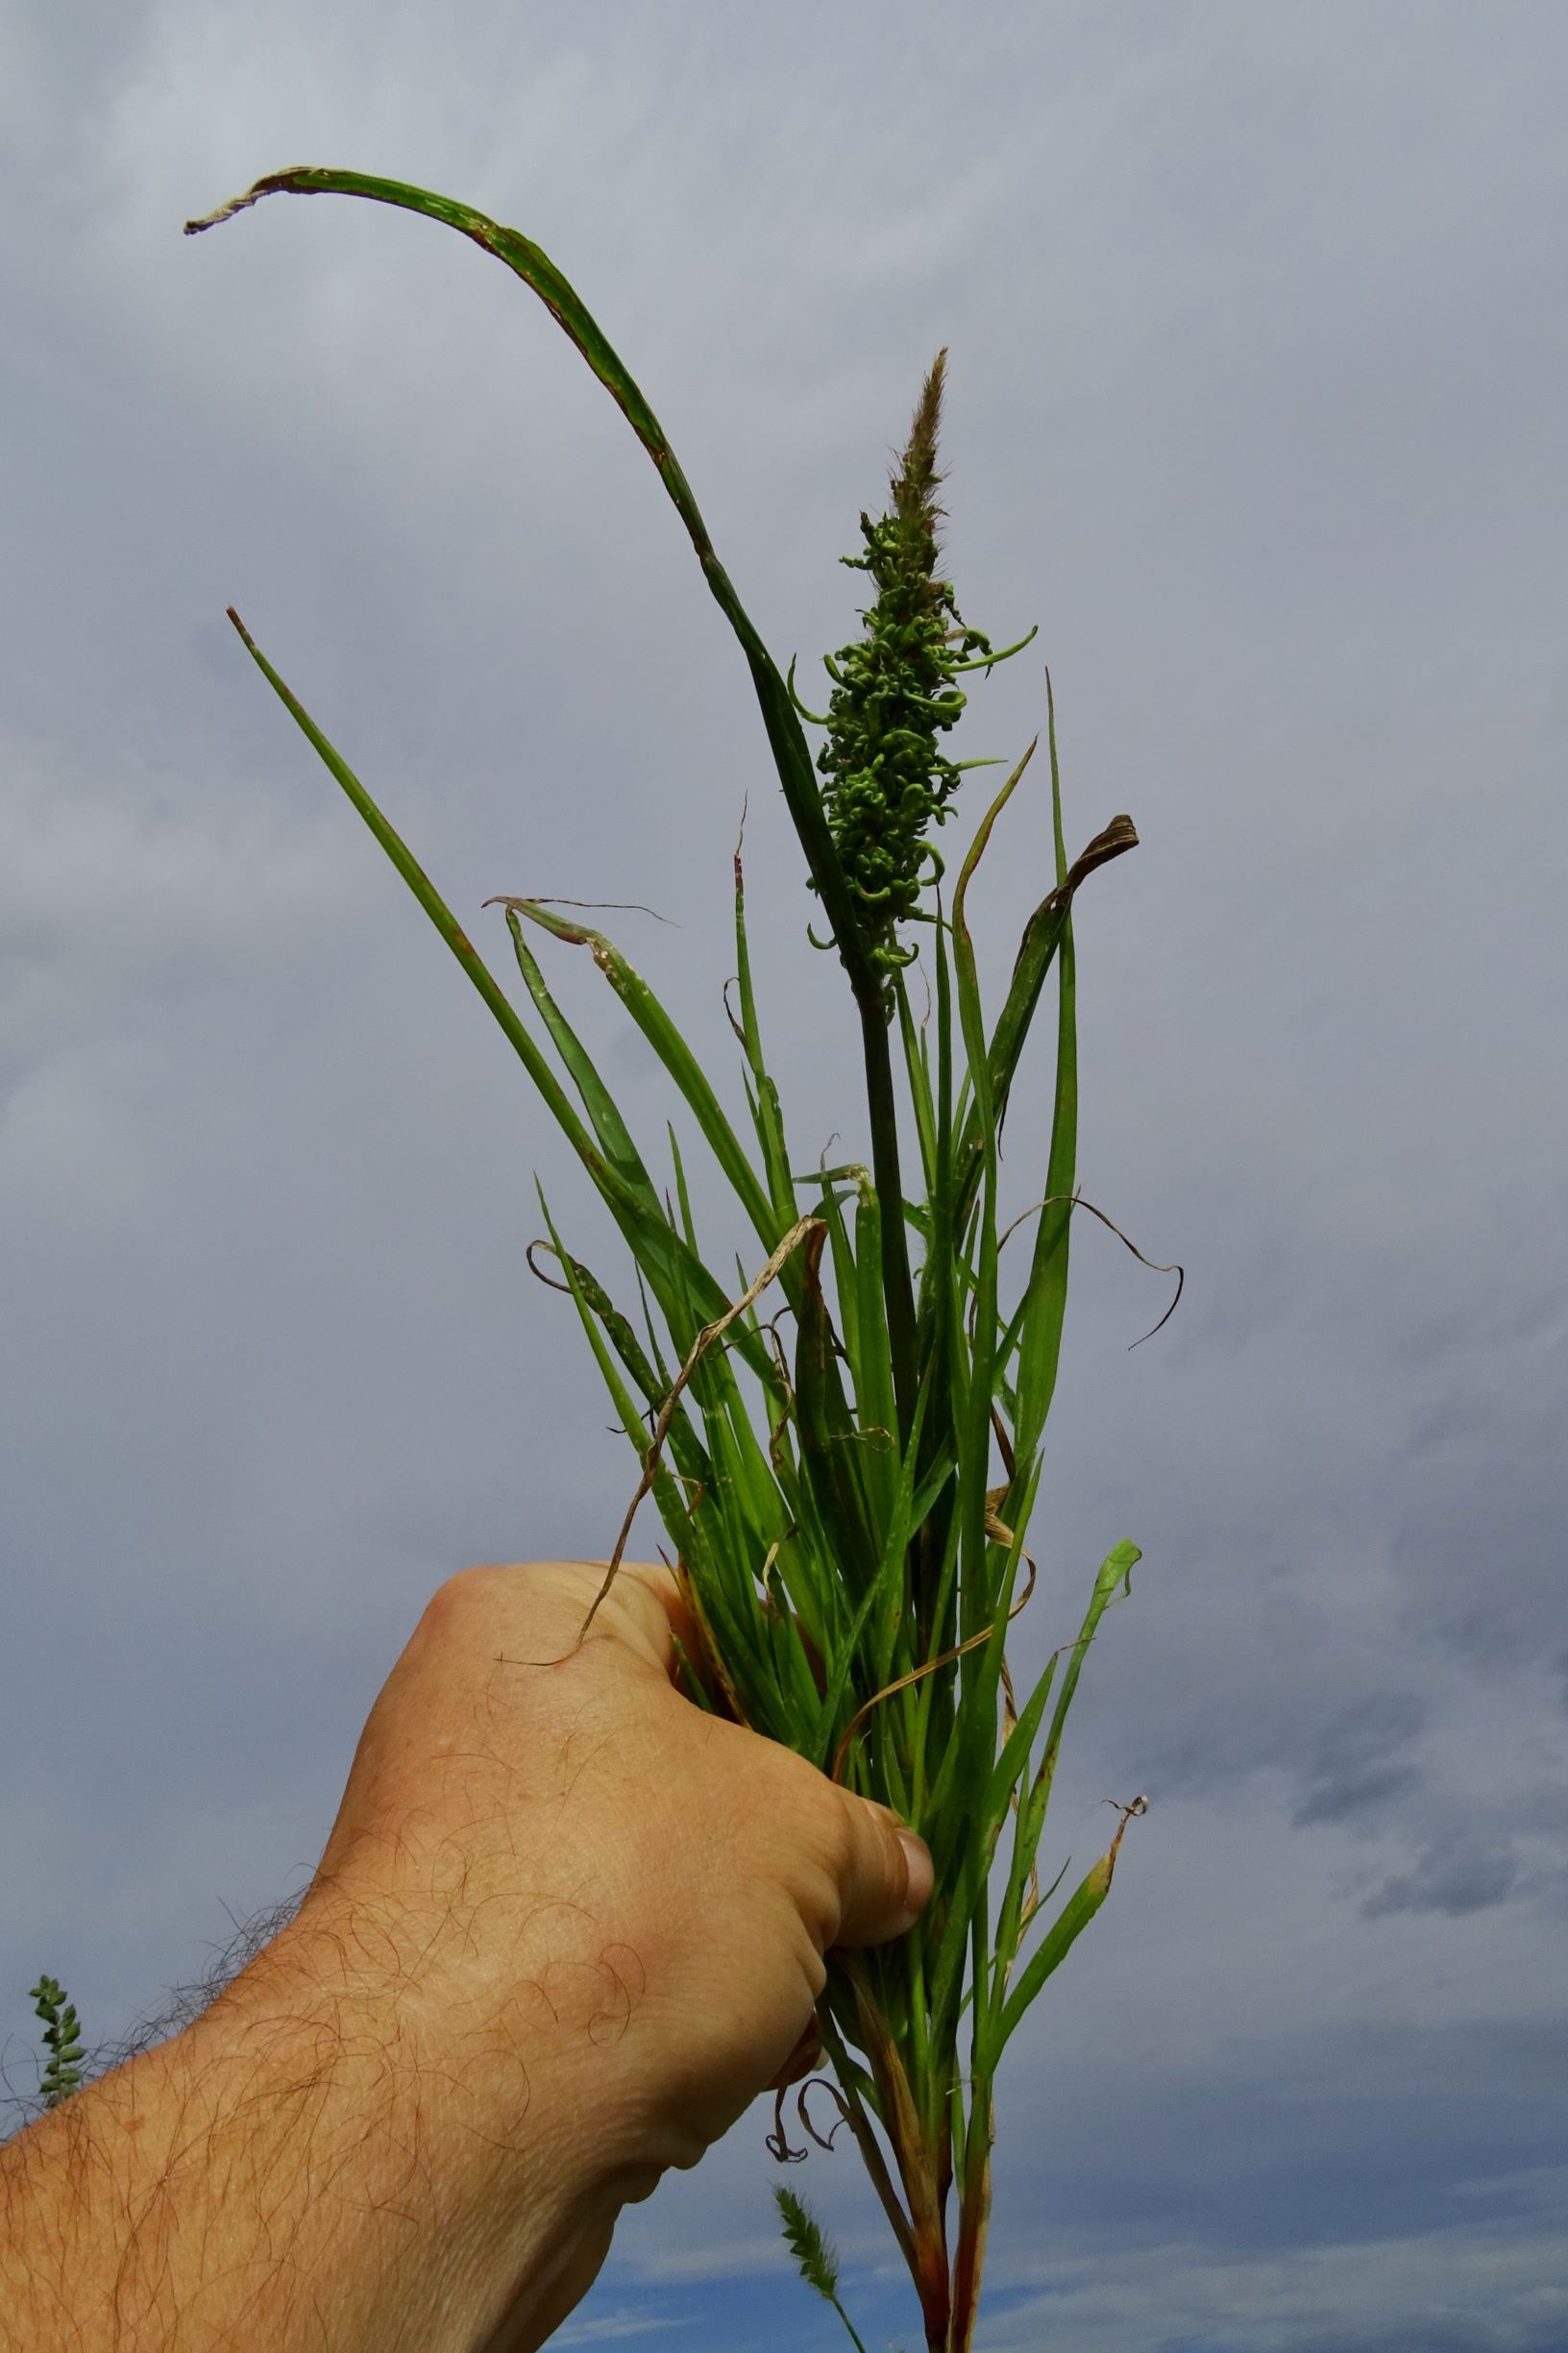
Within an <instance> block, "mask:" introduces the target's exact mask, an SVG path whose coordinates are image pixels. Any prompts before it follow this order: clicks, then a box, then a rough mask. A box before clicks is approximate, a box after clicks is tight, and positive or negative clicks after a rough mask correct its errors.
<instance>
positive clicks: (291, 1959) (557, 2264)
mask: <svg viewBox="0 0 1568 2353" xmlns="http://www.w3.org/2000/svg"><path fill="white" fill-rule="evenodd" d="M410 1939H412V1940H413V1941H415V1942H418V1941H419V1940H418V1936H417V1924H414V1923H411V1922H409V1921H407V1920H400V1921H399V1922H398V1923H397V1924H396V1929H395V1930H394V1929H393V1928H392V1927H390V1926H389V1925H388V1924H387V1923H386V1922H385V1921H384V1920H382V1921H380V1922H375V1921H373V1920H372V1919H371V1918H370V1917H369V1916H367V1913H366V1911H365V1909H364V1908H363V1907H362V1906H361V1907H355V1909H354V1911H353V1912H352V1913H351V1912H350V1910H349V1908H348V1907H347V1906H346V1905H343V1904H341V1903H338V1902H336V1901H334V1900H332V1898H331V1895H323V1896H322V1897H320V1898H317V1899H312V1900H307V1902H306V1906H305V1908H304V1910H303V1911H302V1913H301V1914H300V1916H299V1917H298V1918H297V1919H296V1920H295V1921H294V1922H293V1923H292V1924H290V1925H289V1927H287V1928H285V1929H284V1930H283V1931H282V1934H281V1935H280V1936H279V1937H277V1938H275V1939H274V1940H273V1942H272V1944H271V1945H269V1946H268V1947H267V1948H266V1949H264V1950H263V1951H262V1952H261V1953H260V1954H258V1955H257V1959H256V1960H255V1961H254V1962H253V1963H252V1964H251V1966H250V1967H249V1968H248V1969H247V1970H246V1971H244V1972H243V1973H242V1974H241V1975H240V1977H238V1978H236V1979H235V1981H234V1983H233V1985H232V1986H231V1987H230V1988H228V1989H227V1991H226V1993H225V1994H224V1995H223V1996H222V1997H221V1998H220V1999H219V2001H218V2002H217V2003H216V2004H215V2005H214V2006H213V2008H212V2009H211V2010H210V2011H208V2013H207V2014H206V2015H205V2017H204V2018H203V2019H202V2020H200V2021H198V2022H197V2026H196V2028H195V2029H193V2030H192V2031H193V2032H194V2033H198V2034H199V2035H200V2037H201V2044H200V2061H201V2065H202V2067H203V2069H204V2071H205V2072H206V2073H207V2074H208V2077H209V2078H211V2077H227V2080H228V2081H229V2083H230V2086H231V2091H230V2099H231V2101H232V2103H233V2107H234V2108H235V2109H236V2111H239V2112H252V2113H254V2112H256V2111H258V2110H259V2111H262V2112H264V2113H265V2114H266V2116H267V2117H268V2119H269V2120H271V2129H272V2135H273V2139H274V2142H275V2146H274V2148H273V2150H272V2151H271V2152H269V2156H270V2162H271V2163H272V2164H273V2165H274V2167H275V2168H276V2169H279V2170H281V2171H286V2170H287V2169H288V2168H289V2166H290V2165H291V2164H292V2163H295V2162H297V2163H298V2164H299V2165H300V2167H301V2169H302V2170H304V2171H306V2172H307V2175H308V2183H309V2187H308V2190H306V2183H305V2182H304V2181H303V2180H302V2182H301V2186H300V2195H299V2198H298V2201H297V2206H298V2214H299V2220H300V2226H301V2229H302V2230H303V2231H304V2232H305V2234H306V2237H307V2238H309V2239H310V2240H311V2241H312V2242H313V2243H314V2242H317V2241H319V2243H320V2247H321V2250H322V2256H323V2261H324V2268H325V2273H326V2274H327V2275H330V2279H331V2292H332V2296H333V2309H334V2311H335V2312H336V2314H337V2319H336V2323H335V2325H334V2326H333V2327H332V2328H331V2330H330V2331H329V2337H330V2341H331V2343H332V2345H333V2347H334V2353H335V2348H336V2347H337V2346H338V2345H339V2344H343V2345H351V2344H352V2345H354V2346H359V2345H361V2344H363V2345H364V2346H365V2347H367V2348H368V2347H375V2348H376V2353H381V2348H383V2347H387V2346H394V2345H399V2346H401V2345H404V2344H406V2345H407V2346H409V2347H410V2348H412V2347H418V2348H419V2353H438V2349H439V2353H446V2349H447V2348H449V2347H450V2348H452V2353H459V2349H461V2353H468V2349H469V2348H471V2347H480V2346H484V2345H487V2344H489V2343H490V2341H491V2340H492V2338H493V2337H495V2338H496V2339H497V2341H498V2342H499V2341H502V2338H503V2341H504V2342H505V2344H506V2346H507V2347H508V2353H527V2348H531V2347H533V2346H535V2345H537V2344H540V2343H542V2342H543V2341H544V2339H545V2338H546V2337H547V2336H548V2335H549V2334H550V2333H551V2330H552V2329H553V2328H555V2327H556V2326H557V2325H558V2324H559V2322H560V2320H561V2319H562V2318H564V2317H565V2316H566V2314H567V2313H568V2312H569V2311H570V2310H571V2309H572V2306H573V2305H574V2304H575V2303H576V2301H577V2300H578V2298H579V2297H580V2296H581V2295H582V2294H583V2293H584V2292H585V2291H586V2289H587V2287H588V2285H589V2284H590V2283H591V2281H592V2279H593V2277H594V2274H595V2273H596V2272H597V2270H598V2268H599V2266H600V2262H602V2260H603V2256H604V2253H605V2252H606V2250H607V2248H608V2244H609V2238H610V2232H611V2229H612V2228H613V2225H614V2221H615V2218H616V2215H617V2214H618V2213H619V2211H620V2208H621V2206H622V2205H623V2204H624V2203H625V2202H626V2201H627V2200H628V2199H629V2198H632V2197H637V2196H643V2195H646V2194H648V2192H649V2190H650V2189H651V2187H652V2182H653V2179H654V2178H656V2176H654V2175H652V2174H651V2173H650V2174H649V2178H648V2179H647V2181H646V2182H645V2181H642V2180H640V2179H638V2178H635V2177H634V2176H633V2175H632V2174H631V2172H630V2171H629V2170H627V2169H619V2170H618V2169H616V2168H615V2167H614V2166H612V2165H609V2164H606V2163H605V2162H604V2160H603V2157H602V2154H601V2147H600V2140H599V2137H598V2136H596V2135H595V2134H594V2133H593V2132H592V2130H591V2128H590V2126H589V2122H588V2117H587V2114H586V2112H585V2110H583V2109H581V2108H580V2107H576V2106H575V2105H574V2103H573V2101H572V2099H571V2097H570V2096H569V2088H568V2087H567V2086H565V2084H564V2083H563V2082H562V2081H561V2075H562V2071H561V2068H560V2066H559V2064H558V2061H559V2054H558V2053H557V2052H556V2051H554V2050H553V2049H552V2048H551V2045H550V2041H549V2038H548V2037H547V2036H546V2035H544V2034H543V2033H540V2032H539V2031H538V2022H537V2021H536V2020H534V2021H531V2023H532V2024H533V2027H534V2031H533V2033H532V2034H531V2035H529V2036H527V2037H524V2036H520V2035H519V2033H518V2030H517V2021H516V2020H514V2019H513V2018H511V2017H509V2016H508V2017H504V2018H500V2019H493V2020H492V2021H491V2022H490V2024H489V2027H488V2029H487V2030H483V2031H479V2030H476V2027H475V2025H474V2023H473V2022H472V2021H470V2022H469V2023H468V2024H467V2025H466V2026H462V2025H460V2023H459V2018H458V2015H457V2012H456V2010H455V2009H454V2006H453V2002H452V2000H451V1995H452V1990H453V1989H452V1988H451V1986H450V1985H449V1984H448V1983H446V1982H445V1981H444V1979H443V1977H442V1975H441V1974H440V1973H437V1972H433V1971H427V1972H418V1971H414V1970H412V1969H410V1968H409V1967H408V1966H407V1954H406V1949H405V1948H406V1946H407V1944H408V1942H409V1940H410ZM400 1950H401V1951H402V1957H401V1958H400ZM523 2006H524V2008H525V2009H527V2007H528V2005H527V2004H526V2003H525V2004H524V2005H523ZM306 2207H308V2210H309V2211H308V2218H306V2211H305V2210H306ZM311 2342H312V2345H314V2343H315V2342H316V2340H315V2339H312V2340H311Z"/></svg>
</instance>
